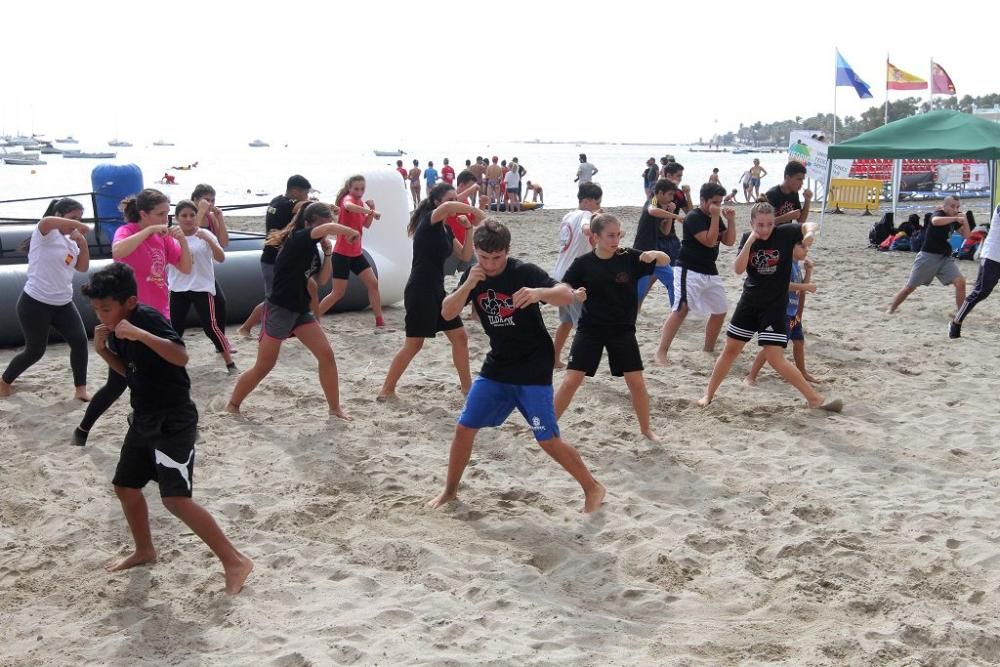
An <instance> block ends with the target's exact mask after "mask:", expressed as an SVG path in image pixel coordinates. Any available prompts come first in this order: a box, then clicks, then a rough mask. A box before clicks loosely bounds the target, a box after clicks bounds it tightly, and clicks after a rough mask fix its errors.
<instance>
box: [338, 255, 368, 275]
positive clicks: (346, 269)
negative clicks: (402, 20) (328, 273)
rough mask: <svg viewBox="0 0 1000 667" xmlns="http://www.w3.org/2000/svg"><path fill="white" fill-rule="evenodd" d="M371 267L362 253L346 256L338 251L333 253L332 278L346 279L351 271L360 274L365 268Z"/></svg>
mask: <svg viewBox="0 0 1000 667" xmlns="http://www.w3.org/2000/svg"><path fill="white" fill-rule="evenodd" d="M370 268H372V265H371V264H369V263H368V260H367V259H365V256H364V255H358V256H357V257H348V256H347V255H341V254H340V253H338V252H335V253H333V278H334V280H347V279H348V278H350V277H351V273H353V274H354V275H356V276H360V275H361V273H362V272H363V271H364V270H365V269H370Z"/></svg>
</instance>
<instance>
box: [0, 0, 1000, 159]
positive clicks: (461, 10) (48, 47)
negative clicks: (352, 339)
mask: <svg viewBox="0 0 1000 667" xmlns="http://www.w3.org/2000/svg"><path fill="white" fill-rule="evenodd" d="M348 6H350V7H351V9H350V11H345V9H344V8H345V7H348ZM903 7H904V5H902V4H898V3H878V2H872V1H871V0H868V1H867V2H858V1H855V0H846V1H839V2H835V3H828V6H824V5H823V3H804V2H785V3H778V2H766V1H765V2H755V3H746V2H742V3H735V4H731V3H728V2H704V3H683V4H682V3H672V2H665V1H663V0H659V1H657V2H633V1H630V0H614V2H598V3H597V4H593V5H591V4H590V3H573V4H570V3H564V2H543V1H539V0H534V1H531V2H522V1H520V0H506V1H504V2H489V3H487V2H469V3H461V2H456V3H441V4H436V5H432V4H427V3H413V2H411V3H406V4H403V3H395V2H392V3H390V2H383V1H381V0H363V1H361V2H357V3H354V4H353V5H348V4H346V3H323V4H317V5H316V6H312V5H307V4H304V3H303V4H299V3H289V2H267V3H262V2H245V3H240V4H237V3H213V2H208V1H205V0H202V1H201V2H190V1H189V0H173V1H164V2H157V3H151V2H145V1H141V0H140V1H133V2H128V3H125V2H99V3H81V2H77V1H74V2H46V1H44V0H43V1H41V2H18V3H8V4H6V5H5V6H4V10H3V22H4V24H5V28H4V30H3V36H2V38H0V44H2V46H3V49H4V54H5V57H4V60H5V64H4V67H3V70H2V71H3V93H2V96H0V127H2V129H5V130H6V131H7V132H14V131H16V130H18V129H20V130H21V131H23V132H29V131H30V130H31V128H32V125H33V126H34V128H35V131H37V132H45V133H47V134H48V136H49V137H50V138H52V137H55V136H61V135H62V134H67V133H69V134H75V135H77V136H82V137H84V138H85V139H89V140H90V142H94V141H97V140H100V141H104V140H106V139H109V138H111V137H112V136H113V135H116V134H117V135H120V136H122V137H124V138H128V139H131V140H133V141H136V142H139V141H146V142H148V141H150V140H152V139H156V138H159V137H163V138H168V139H174V140H177V141H180V140H182V139H199V140H201V139H205V138H207V137H212V138H214V139H216V140H219V141H222V142H225V141H230V140H232V141H238V142H245V141H248V140H250V139H253V138H255V137H263V138H265V139H268V140H270V141H272V142H281V141H289V140H296V141H297V140H304V139H309V138H317V140H319V141H322V142H323V143H332V142H337V143H343V144H344V145H352V146H353V145H360V146H372V145H380V146H381V145H385V146H396V145H403V146H406V145H413V144H420V145H425V146H426V145H428V144H433V143H435V142H438V141H445V140H450V141H483V140H486V141H508V140H519V139H531V138H536V137H537V138H541V139H543V140H546V139H551V140H580V139H583V140H592V141H650V142H687V141H693V140H697V139H698V138H699V137H703V138H705V139H706V140H707V139H708V137H710V136H711V135H712V134H713V133H715V132H716V131H719V132H723V131H726V130H729V129H736V128H737V127H738V125H739V123H740V122H744V123H748V124H749V123H752V122H754V121H757V120H761V121H765V122H767V121H772V120H779V119H784V118H790V117H794V116H796V115H799V116H810V115H813V114H815V113H817V112H831V111H832V110H833V95H834V89H833V80H834V48H835V47H836V46H839V47H840V50H841V53H842V54H843V55H844V57H845V58H846V59H847V60H848V62H849V63H850V64H851V65H852V66H853V67H854V69H855V70H856V71H857V72H858V74H859V75H860V76H861V77H862V78H863V79H865V80H866V81H867V82H868V83H869V84H870V85H871V87H872V92H873V94H874V95H875V99H874V100H863V101H860V100H858V98H857V96H856V95H855V93H854V92H853V90H852V89H850V88H840V89H838V91H839V92H838V93H837V94H838V100H839V101H838V113H839V114H840V115H842V116H843V115H845V114H854V115H857V114H859V113H860V112H861V111H863V110H864V109H866V108H867V107H868V106H871V104H872V103H873V102H876V103H882V102H883V101H884V99H885V97H884V96H885V73H884V72H885V67H884V62H885V56H886V52H887V51H889V52H891V59H892V62H893V64H895V65H896V66H898V67H901V68H903V69H905V70H908V71H910V72H912V73H914V74H918V75H920V76H923V77H925V78H926V76H927V72H928V69H929V58H930V57H931V56H933V57H934V58H935V59H936V60H937V61H938V62H939V63H940V64H941V65H943V66H944V67H945V69H947V70H948V72H949V73H950V74H951V76H952V78H953V79H954V81H955V85H956V86H957V88H958V92H959V95H962V94H966V93H968V94H973V95H979V94H985V93H990V92H997V91H998V90H1000V80H998V79H997V77H996V68H997V65H998V64H1000V59H998V58H997V55H996V54H997V48H998V46H997V44H998V41H997V38H996V31H997V28H996V26H997V25H998V24H997V22H996V18H997V16H998V15H1000V10H998V9H997V8H996V3H995V2H992V1H991V2H986V1H974V2H969V3H955V4H954V5H948V4H946V3H941V2H923V1H912V0H911V1H909V2H906V3H905V9H904V8H903ZM678 8H680V11H679V10H678ZM942 8H948V9H949V10H951V9H952V8H955V11H944V10H943V9H942ZM474 39H475V41H473V40H474ZM923 94H924V95H926V92H924V93H923ZM892 95H893V98H894V99H895V98H899V97H904V96H905V95H906V93H901V92H894V93H892ZM444 138H447V139H444Z"/></svg>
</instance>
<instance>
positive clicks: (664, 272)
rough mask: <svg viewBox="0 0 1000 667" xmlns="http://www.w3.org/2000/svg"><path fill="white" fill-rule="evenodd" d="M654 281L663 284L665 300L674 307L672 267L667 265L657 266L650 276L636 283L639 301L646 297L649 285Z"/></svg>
mask: <svg viewBox="0 0 1000 667" xmlns="http://www.w3.org/2000/svg"><path fill="white" fill-rule="evenodd" d="M654 280H659V281H660V282H661V283H663V286H664V287H666V288H667V298H668V299H670V305H671V306H672V305H674V267H672V266H670V265H669V264H667V265H666V266H658V267H656V268H655V269H654V270H653V274H652V275H650V276H643V277H642V278H639V280H638V281H636V284H635V287H636V291H637V292H638V293H639V298H640V299H642V298H643V297H645V296H646V292H647V291H649V288H650V285H649V284H650V283H651V282H653V281H654Z"/></svg>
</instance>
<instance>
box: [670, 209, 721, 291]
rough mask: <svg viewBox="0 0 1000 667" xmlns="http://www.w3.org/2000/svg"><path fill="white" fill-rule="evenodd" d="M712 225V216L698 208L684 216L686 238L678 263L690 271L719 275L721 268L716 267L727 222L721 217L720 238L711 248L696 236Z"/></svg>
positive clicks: (683, 241) (682, 242) (682, 244)
mask: <svg viewBox="0 0 1000 667" xmlns="http://www.w3.org/2000/svg"><path fill="white" fill-rule="evenodd" d="M711 225H712V217H711V216H710V215H708V214H707V213H705V212H704V211H702V210H701V208H696V209H694V210H693V211H691V212H690V213H688V214H687V217H685V218H684V239H683V240H682V241H681V256H680V257H679V258H678V259H677V264H678V265H679V266H683V267H684V268H686V269H688V270H689V271H694V272H695V273H703V274H705V275H706V276H717V275H719V270H718V269H717V268H715V261H716V260H717V259H719V243H721V242H722V236H723V234H724V233H725V231H726V223H725V221H724V220H722V218H721V217H720V218H719V238H718V239H717V240H716V242H715V245H714V246H712V247H711V248H710V247H708V246H707V245H703V244H702V242H701V241H699V240H698V239H696V238H695V235H696V234H700V233H701V232H707V231H708V229H709V227H711Z"/></svg>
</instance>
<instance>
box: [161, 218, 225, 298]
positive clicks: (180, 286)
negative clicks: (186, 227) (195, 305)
mask: <svg viewBox="0 0 1000 667" xmlns="http://www.w3.org/2000/svg"><path fill="white" fill-rule="evenodd" d="M201 231H203V232H205V233H206V234H208V235H209V236H211V237H212V240H213V241H215V242H216V243H218V240H217V239H216V238H215V234H213V233H212V232H210V231H208V230H207V229H202V230H201ZM185 238H186V239H187V243H188V249H189V250H190V251H191V273H181V272H180V271H179V270H178V269H177V267H176V266H174V265H173V264H171V265H169V266H168V267H167V285H169V286H170V291H171V292H208V293H209V294H211V295H212V296H215V258H214V257H213V256H212V246H210V245H209V244H208V242H207V241H205V240H204V239H200V238H198V236H197V235H196V234H192V235H191V236H186V237H185Z"/></svg>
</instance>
